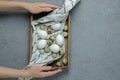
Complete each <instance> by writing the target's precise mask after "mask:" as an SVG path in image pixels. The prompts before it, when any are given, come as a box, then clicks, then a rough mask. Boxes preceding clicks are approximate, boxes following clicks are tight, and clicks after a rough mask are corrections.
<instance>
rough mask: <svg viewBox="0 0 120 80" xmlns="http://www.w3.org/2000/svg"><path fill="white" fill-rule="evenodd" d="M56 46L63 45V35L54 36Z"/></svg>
mask: <svg viewBox="0 0 120 80" xmlns="http://www.w3.org/2000/svg"><path fill="white" fill-rule="evenodd" d="M56 44H58V45H59V46H62V45H63V44H64V37H63V35H57V36H56Z"/></svg>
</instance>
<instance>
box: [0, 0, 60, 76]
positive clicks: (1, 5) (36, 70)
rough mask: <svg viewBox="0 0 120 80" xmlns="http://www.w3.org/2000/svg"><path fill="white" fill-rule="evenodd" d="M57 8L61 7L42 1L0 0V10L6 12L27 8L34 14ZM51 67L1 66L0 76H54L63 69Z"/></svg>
mask: <svg viewBox="0 0 120 80" xmlns="http://www.w3.org/2000/svg"><path fill="white" fill-rule="evenodd" d="M57 8H60V7H58V6H56V5H52V4H47V3H41V2H36V3H30V2H16V1H8V0H0V12H6V11H12V10H27V11H28V12H30V13H32V14H37V13H41V12H50V11H52V10H54V9H57ZM51 69H52V67H50V66H44V67H39V66H34V67H30V68H27V69H21V70H19V69H12V68H7V67H0V78H17V77H23V78H31V77H32V78H34V77H37V78H43V77H47V76H53V75H55V74H57V73H59V72H61V71H62V70H61V69H57V70H53V71H50V70H51ZM47 70H48V71H47ZM46 71H47V72H46Z"/></svg>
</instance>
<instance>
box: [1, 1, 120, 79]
mask: <svg viewBox="0 0 120 80" xmlns="http://www.w3.org/2000/svg"><path fill="white" fill-rule="evenodd" d="M23 1H25V0H23ZM26 1H29V0H26ZM31 1H32V0H31ZM34 1H38V0H34ZM41 1H45V2H48V3H53V4H57V5H61V4H62V2H63V0H41ZM28 54H29V15H28V13H24V12H22V11H20V12H10V13H0V66H7V67H13V68H22V67H24V66H25V65H26V64H27V63H28V57H29V56H28ZM119 74H120V0H82V1H81V3H80V4H79V5H78V6H76V7H75V8H74V9H73V11H72V12H71V67H70V70H69V71H64V72H62V73H60V74H57V75H56V76H54V77H49V78H45V79H40V80H120V76H119ZM0 80H16V79H0ZM35 80H39V79H35Z"/></svg>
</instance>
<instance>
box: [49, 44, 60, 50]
mask: <svg viewBox="0 0 120 80" xmlns="http://www.w3.org/2000/svg"><path fill="white" fill-rule="evenodd" d="M50 50H51V51H52V52H59V51H60V47H59V46H58V45H57V44H53V45H51V46H50Z"/></svg>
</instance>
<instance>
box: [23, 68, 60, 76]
mask: <svg viewBox="0 0 120 80" xmlns="http://www.w3.org/2000/svg"><path fill="white" fill-rule="evenodd" d="M51 69H52V67H50V66H44V67H39V66H34V67H30V68H27V69H25V70H24V73H25V76H24V77H26V78H34V77H36V78H43V77H47V76H53V75H55V74H57V73H59V72H61V71H62V70H61V69H57V70H53V71H52V70H51Z"/></svg>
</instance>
